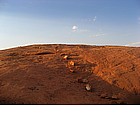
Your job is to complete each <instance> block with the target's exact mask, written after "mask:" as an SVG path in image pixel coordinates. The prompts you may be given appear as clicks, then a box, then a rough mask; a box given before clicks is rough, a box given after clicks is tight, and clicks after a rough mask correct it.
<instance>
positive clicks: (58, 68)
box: [0, 44, 140, 104]
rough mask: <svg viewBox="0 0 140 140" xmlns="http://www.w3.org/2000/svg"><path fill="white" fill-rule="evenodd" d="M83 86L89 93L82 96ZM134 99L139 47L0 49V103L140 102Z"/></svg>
mask: <svg viewBox="0 0 140 140" xmlns="http://www.w3.org/2000/svg"><path fill="white" fill-rule="evenodd" d="M65 56H68V57H66V59H65V58H64V57H65ZM77 79H78V80H77ZM88 84H90V86H89V87H94V92H91V93H90V94H88V95H87V90H85V88H86V86H87V85H88ZM86 89H89V88H86ZM90 91H91V90H90ZM139 97H140V48H139V47H137V48H132V47H115V46H107V47H106V46H101V47H95V46H86V45H64V44H63V45H61V44H56V45H30V46H25V47H18V48H13V49H7V50H1V51H0V103H1V104H140V100H139V99H140V98H139Z"/></svg>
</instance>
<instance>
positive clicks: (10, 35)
mask: <svg viewBox="0 0 140 140" xmlns="http://www.w3.org/2000/svg"><path fill="white" fill-rule="evenodd" d="M44 43H46V44H49V43H51V44H56V43H59V44H66V43H68V44H91V45H126V46H127V45H129V46H140V0H0V49H6V48H11V47H17V46H24V45H29V44H44Z"/></svg>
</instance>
